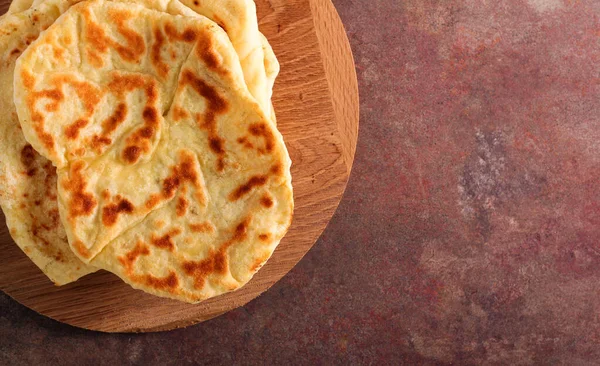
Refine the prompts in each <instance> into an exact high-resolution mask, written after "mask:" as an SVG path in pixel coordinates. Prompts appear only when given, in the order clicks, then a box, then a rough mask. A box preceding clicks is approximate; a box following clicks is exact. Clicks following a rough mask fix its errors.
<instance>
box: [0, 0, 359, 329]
mask: <svg viewBox="0 0 600 366" xmlns="http://www.w3.org/2000/svg"><path fill="white" fill-rule="evenodd" d="M9 3H10V1H3V0H0V9H1V10H0V13H4V12H5V11H6V9H7V8H8V4H9ZM256 5H257V10H258V19H259V23H260V29H261V31H262V32H263V33H264V34H265V35H266V36H267V38H268V39H269V41H270V42H271V44H272V46H273V49H274V50H275V53H276V55H277V57H278V59H279V61H280V63H281V74H280V75H279V78H278V79H277V83H276V84H275V90H274V96H273V104H274V106H275V111H276V113H277V121H278V127H279V129H280V130H281V132H282V134H283V136H284V138H285V141H286V144H287V147H288V150H289V152H290V155H291V158H292V161H293V166H292V177H293V185H294V196H295V204H296V209H295V213H294V221H293V224H292V226H291V228H290V230H289V232H288V234H287V235H286V236H285V238H284V239H283V240H282V241H281V243H280V245H279V247H278V248H277V250H276V251H275V253H274V254H273V256H272V258H271V259H270V260H269V261H268V262H267V264H266V265H265V266H264V267H263V268H262V269H261V270H260V271H259V272H258V273H257V274H256V275H255V276H254V278H253V279H252V281H250V283H248V284H247V285H246V286H244V287H243V288H242V289H240V290H238V291H235V292H232V293H228V294H225V295H222V296H218V297H216V298H213V299H210V300H207V301H204V302H202V303H200V304H196V305H189V304H185V303H181V302H177V301H174V300H168V299H163V298H158V297H154V296H150V295H147V294H145V293H143V292H141V291H137V290H134V289H132V288H131V287H129V286H128V285H126V284H124V283H123V282H121V280H120V279H119V278H118V277H116V276H114V275H112V274H110V273H108V272H104V271H101V272H98V273H95V274H92V275H89V276H86V277H84V278H82V279H80V280H79V281H77V282H75V283H72V284H69V285H66V286H62V287H56V286H54V285H52V283H51V282H50V281H49V280H48V279H47V278H46V277H45V276H44V275H43V274H42V272H41V271H40V270H39V269H38V268H37V267H36V266H35V265H34V264H33V263H32V262H31V261H30V260H29V259H28V258H27V257H26V256H25V254H23V253H22V252H21V250H20V249H19V248H18V247H17V245H16V244H14V242H13V241H12V239H11V238H10V235H9V234H8V231H7V229H6V225H5V224H4V217H3V216H2V217H0V220H1V222H2V224H1V226H0V263H2V265H1V266H0V288H1V289H2V290H3V291H4V292H6V293H7V294H8V295H10V296H11V297H13V298H14V299H15V300H17V301H18V302H20V303H22V304H23V305H25V306H27V307H29V308H31V309H33V310H35V311H37V312H39V313H41V314H43V315H46V316H48V317H51V318H53V319H56V320H58V321H61V322H64V323H68V324H71V325H74V326H77V327H81V328H86V329H92V330H98V331H104V332H150V331H160V330H168V329H174V328H180V327H184V326H187V325H190V324H194V323H197V322H201V321H204V320H207V319H210V318H213V317H215V316H218V315H221V314H223V313H225V312H227V311H229V310H232V309H235V308H237V307H239V306H242V305H244V304H246V303H247V302H248V301H250V300H252V299H254V298H255V297H257V296H259V295H260V294H261V293H263V292H264V291H265V290H267V289H268V288H269V287H271V286H272V285H273V284H274V283H275V282H277V281H278V280H279V279H280V278H281V277H283V276H284V275H285V274H286V273H287V272H288V271H289V270H290V269H292V267H293V266H294V265H295V264H296V263H298V261H299V260H300V259H301V258H302V257H303V256H304V254H306V252H307V251H308V250H309V249H310V248H311V247H312V245H313V244H314V243H315V241H316V240H317V238H318V237H319V235H320V234H321V233H322V232H323V230H324V229H325V226H326V225H327V223H328V222H329V220H330V219H331V216H332V215H333V213H334V211H335V209H336V207H337V206H338V204H339V202H340V199H341V197H342V194H343V192H344V189H345V187H346V182H347V180H348V175H349V173H350V169H351V167H352V161H353V159H354V151H355V147H356V139H357V135H358V88H357V82H356V74H355V70H354V62H353V59H352V54H351V51H350V47H349V44H348V39H347V38H346V34H345V32H344V28H343V26H342V24H341V22H340V19H339V17H338V15H337V13H336V11H335V9H334V7H333V5H332V4H331V2H330V0H256Z"/></svg>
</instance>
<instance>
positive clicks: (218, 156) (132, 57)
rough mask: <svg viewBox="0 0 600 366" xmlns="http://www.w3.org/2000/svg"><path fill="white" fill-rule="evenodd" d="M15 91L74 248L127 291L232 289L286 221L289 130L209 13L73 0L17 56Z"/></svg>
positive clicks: (195, 294)
mask: <svg viewBox="0 0 600 366" xmlns="http://www.w3.org/2000/svg"><path fill="white" fill-rule="evenodd" d="M101 25H102V26H101ZM261 50H262V48H261ZM261 60H263V59H261ZM14 93H15V94H14V96H15V104H16V106H17V111H18V114H19V119H20V121H21V126H22V128H23V132H24V134H25V136H26V139H27V140H28V141H29V142H30V143H31V145H32V146H33V147H34V148H35V149H36V150H38V151H39V152H40V153H41V154H42V155H43V156H45V157H46V158H48V159H50V160H51V161H52V163H53V164H54V165H56V166H57V172H58V177H59V178H58V201H59V209H60V212H61V220H62V222H63V224H64V225H65V228H66V232H67V235H68V237H69V242H70V244H71V249H72V250H73V252H74V253H76V254H77V255H78V257H79V258H80V259H82V260H83V261H84V262H86V263H91V264H92V265H94V266H96V267H98V268H104V269H107V270H109V271H111V272H113V273H115V274H117V275H119V276H120V277H121V278H122V279H123V280H124V281H125V282H127V283H129V284H131V285H132V286H133V287H135V288H139V289H142V290H144V291H147V292H150V293H153V294H155V295H159V296H165V297H171V298H175V299H179V300H183V301H188V302H197V301H200V300H203V299H206V298H209V297H212V296H216V295H219V294H221V293H224V292H227V291H231V290H234V289H237V288H239V287H241V286H242V285H243V284H245V283H246V282H247V281H249V280H250V278H251V277H252V276H253V274H254V273H255V272H256V271H257V270H258V269H259V268H260V267H261V266H262V265H263V264H264V263H265V261H266V260H267V259H268V258H269V257H270V256H271V254H272V253H273V251H274V249H275V247H276V246H277V244H278V243H279V241H280V240H281V238H282V237H283V235H284V234H285V232H286V231H287V228H288V227H289V224H290V222H291V217H292V211H293V197H292V187H291V176H290V170H289V169H290V160H289V156H288V153H287V150H286V149H285V145H284V143H283V139H282V137H281V134H280V133H279V132H278V131H277V129H276V127H275V125H274V123H273V122H272V121H271V119H270V118H269V117H268V116H267V115H266V114H265V112H264V110H263V108H262V107H261V105H260V104H258V103H257V101H256V99H255V98H254V97H253V96H252V94H251V93H249V91H248V88H247V86H246V85H245V83H244V75H243V71H242V68H241V67H240V60H239V58H238V55H237V54H236V52H235V49H234V48H233V46H232V44H231V42H230V40H229V38H228V37H227V34H226V33H225V32H224V31H223V30H222V29H221V28H220V27H219V26H217V25H216V24H215V23H214V22H212V21H210V20H208V19H206V18H202V17H200V18H198V17H175V16H173V15H170V14H166V13H161V12H157V11H153V10H149V9H147V8H144V7H141V6H137V5H134V4H122V3H116V2H107V1H89V2H84V3H80V4H78V5H75V6H73V7H72V8H71V9H69V10H68V11H67V12H66V13H65V14H64V15H63V16H62V17H61V18H60V19H58V20H57V21H56V22H55V23H54V24H53V25H52V26H51V27H50V28H49V29H48V30H47V31H46V32H44V33H43V34H42V36H40V38H39V39H38V40H37V41H35V42H34V43H33V44H32V45H31V46H30V47H29V48H27V50H26V51H25V52H24V53H23V55H22V56H21V58H19V60H18V63H17V67H16V70H15V91H14Z"/></svg>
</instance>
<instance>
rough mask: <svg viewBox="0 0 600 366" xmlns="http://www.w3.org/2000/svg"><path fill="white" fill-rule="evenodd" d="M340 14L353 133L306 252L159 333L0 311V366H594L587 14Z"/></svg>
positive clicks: (490, 4)
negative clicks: (356, 122) (258, 287)
mask: <svg viewBox="0 0 600 366" xmlns="http://www.w3.org/2000/svg"><path fill="white" fill-rule="evenodd" d="M334 3H335V5H336V7H337V9H338V11H339V12H340V15H341V18H342V20H343V21H344V23H345V25H346V27H347V31H348V35H349V38H350V42H351V44H352V48H353V50H354V53H355V59H356V66H357V69H358V79H359V85H360V96H361V127H360V137H359V143H358V150H357V155H356V162H355V165H354V170H353V173H352V178H351V180H350V183H349V185H348V190H347V192H346V194H345V197H344V200H343V202H342V203H341V205H340V208H339V210H338V211H337V213H336V215H335V217H334V219H333V220H332V222H331V224H330V225H329V227H328V229H327V230H326V231H325V233H324V235H323V236H322V238H321V239H320V240H319V242H318V243H317V245H316V246H315V247H314V249H313V250H311V251H310V252H309V253H308V255H307V256H306V257H305V258H304V259H303V260H302V261H301V262H300V264H299V265H298V266H297V267H296V268H295V269H294V270H292V272H290V274H289V275H287V276H286V277H285V278H284V279H283V280H282V281H281V282H279V283H278V284H277V285H275V286H274V287H273V288H272V289H271V290H270V291H268V292H267V293H266V294H264V295H263V296H261V297H260V298H258V299H257V300H255V301H253V302H251V303H250V304H249V305H247V306H245V307H244V308H240V309H238V310H235V311H232V312H231V313H229V314H227V315H225V316H222V317H220V318H217V319H215V320H212V321H209V322H206V323H204V324H200V325H196V326H193V327H190V328H187V329H184V330H177V331H173V332H168V333H159V334H147V335H106V334H98V333H92V332H87V331H82V330H79V329H75V328H71V327H69V326H66V325H62V324H59V323H56V322H54V321H51V320H49V319H46V318H44V317H42V316H40V315H37V314H35V313H34V312H32V311H29V310H27V309H25V308H24V307H22V306H20V305H18V304H17V303H15V302H14V301H12V300H10V299H9V298H8V297H7V296H5V295H0V364H15V363H16V364H19V363H23V364H31V363H53V364H56V363H61V364H63V363H64V364H69V363H73V364H74V363H78V364H91V363H99V362H104V363H113V364H119V363H122V362H124V363H142V362H143V363H144V364H146V363H156V364H177V365H180V364H186V363H191V362H193V361H196V362H207V363H208V362H217V363H223V364H311V363H319V364H359V363H360V364H369V363H372V364H377V365H379V364H388V363H400V362H402V361H403V362H404V363H410V364H416V363H418V364H451V363H454V364H481V363H485V364H498V365H500V364H563V365H587V364H589V365H593V364H597V362H598V360H599V359H600V318H599V316H600V120H599V116H598V112H599V111H600V99H599V96H600V89H599V85H600V67H599V66H600V65H599V62H598V61H599V60H600V1H597V0H500V1H496V0H461V1H449V0H448V1H444V0H437V1H436V0H402V1H400V0H372V1H364V0H335V1H334Z"/></svg>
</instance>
